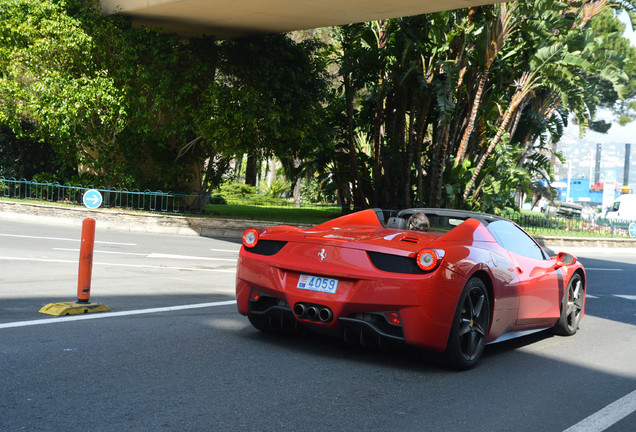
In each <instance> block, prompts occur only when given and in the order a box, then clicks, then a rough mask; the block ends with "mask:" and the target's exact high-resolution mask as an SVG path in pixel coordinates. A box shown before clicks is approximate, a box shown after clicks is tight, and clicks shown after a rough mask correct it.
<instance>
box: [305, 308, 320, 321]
mask: <svg viewBox="0 0 636 432" xmlns="http://www.w3.org/2000/svg"><path fill="white" fill-rule="evenodd" d="M316 316H318V308H317V307H315V306H311V307H310V308H308V309H307V318H308V319H310V320H313V319H315V318H316Z"/></svg>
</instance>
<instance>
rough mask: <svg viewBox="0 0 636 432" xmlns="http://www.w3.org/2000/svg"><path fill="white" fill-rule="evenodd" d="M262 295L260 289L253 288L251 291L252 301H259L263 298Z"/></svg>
mask: <svg viewBox="0 0 636 432" xmlns="http://www.w3.org/2000/svg"><path fill="white" fill-rule="evenodd" d="M261 295H262V293H261V292H260V291H259V290H256V289H254V288H252V291H250V301H253V302H255V301H258V299H260V298H261Z"/></svg>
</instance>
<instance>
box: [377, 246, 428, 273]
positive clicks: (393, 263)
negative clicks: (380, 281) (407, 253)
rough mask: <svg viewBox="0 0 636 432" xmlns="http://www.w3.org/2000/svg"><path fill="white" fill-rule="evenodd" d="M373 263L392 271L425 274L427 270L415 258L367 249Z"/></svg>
mask: <svg viewBox="0 0 636 432" xmlns="http://www.w3.org/2000/svg"><path fill="white" fill-rule="evenodd" d="M367 255H368V256H369V259H370V260H371V263H372V264H373V265H374V266H375V267H376V268H377V269H379V270H382V271H386V272H391V273H406V274H425V273H426V272H425V271H424V270H422V269H420V268H419V267H418V266H417V262H416V261H415V258H409V257H404V256H398V255H391V254H385V253H380V252H371V251H367Z"/></svg>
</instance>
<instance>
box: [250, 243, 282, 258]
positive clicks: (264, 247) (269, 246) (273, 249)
mask: <svg viewBox="0 0 636 432" xmlns="http://www.w3.org/2000/svg"><path fill="white" fill-rule="evenodd" d="M286 244H287V242H286V241H280V240H259V241H258V243H256V246H254V247H253V248H248V247H246V248H245V250H246V251H247V252H251V253H255V254H258V255H266V256H272V255H276V254H277V253H278V252H280V250H281V249H282V248H283V247H284V246H285V245H286Z"/></svg>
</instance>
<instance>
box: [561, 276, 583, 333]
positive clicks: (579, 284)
mask: <svg viewBox="0 0 636 432" xmlns="http://www.w3.org/2000/svg"><path fill="white" fill-rule="evenodd" d="M584 300H585V289H584V287H583V279H582V278H581V275H580V274H578V273H574V275H572V278H571V279H570V283H568V288H567V289H566V290H565V293H564V294H563V300H562V301H561V317H560V318H559V322H557V324H556V325H555V326H554V332H555V333H556V334H558V335H561V336H572V335H573V334H574V333H576V331H577V330H578V328H579V322H580V321H581V317H582V316H583V301H584Z"/></svg>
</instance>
